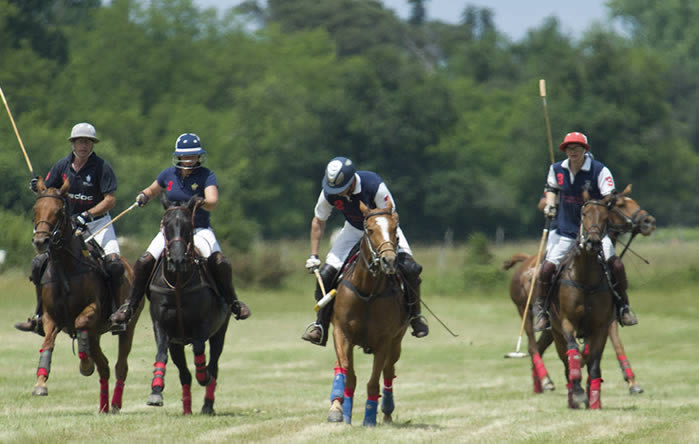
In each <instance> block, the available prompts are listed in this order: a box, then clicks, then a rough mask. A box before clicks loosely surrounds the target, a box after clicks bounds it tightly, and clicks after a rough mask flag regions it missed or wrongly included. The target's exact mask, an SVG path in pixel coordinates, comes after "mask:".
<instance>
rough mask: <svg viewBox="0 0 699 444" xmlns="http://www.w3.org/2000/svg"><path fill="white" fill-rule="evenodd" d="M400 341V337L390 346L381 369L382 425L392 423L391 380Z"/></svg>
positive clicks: (399, 348) (394, 375)
mask: <svg viewBox="0 0 699 444" xmlns="http://www.w3.org/2000/svg"><path fill="white" fill-rule="evenodd" d="M402 339H403V337H402V336H400V337H399V338H397V339H396V340H394V341H393V343H392V344H391V347H390V350H389V354H388V357H387V359H386V365H385V366H384V368H383V391H382V392H383V399H382V400H381V411H382V412H383V422H384V424H390V423H392V422H393V418H392V417H391V414H392V413H393V410H394V408H395V402H394V401H393V380H394V379H395V377H396V362H398V360H399V359H400V352H401V341H402Z"/></svg>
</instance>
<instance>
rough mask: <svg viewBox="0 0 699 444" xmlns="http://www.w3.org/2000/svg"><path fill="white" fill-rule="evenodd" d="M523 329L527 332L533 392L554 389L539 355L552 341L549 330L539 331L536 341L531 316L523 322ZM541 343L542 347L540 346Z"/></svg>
mask: <svg viewBox="0 0 699 444" xmlns="http://www.w3.org/2000/svg"><path fill="white" fill-rule="evenodd" d="M524 330H525V331H526V332H527V340H528V351H529V356H531V360H532V380H533V381H534V393H542V392H543V391H544V390H555V389H556V386H555V385H554V384H553V381H552V380H551V378H550V377H549V374H548V371H546V366H545V365H544V361H543V359H541V355H543V354H544V350H546V347H548V346H549V345H550V344H551V342H553V336H552V334H551V330H544V331H543V332H541V335H540V336H539V340H538V341H537V340H536V337H535V336H534V329H533V328H532V319H531V316H527V320H526V321H525V322H524ZM542 339H543V340H542ZM541 345H543V347H541Z"/></svg>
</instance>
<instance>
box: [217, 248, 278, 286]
mask: <svg viewBox="0 0 699 444" xmlns="http://www.w3.org/2000/svg"><path fill="white" fill-rule="evenodd" d="M229 257H230V259H231V262H232V264H233V282H234V284H235V285H239V286H243V287H250V286H258V287H262V288H281V287H282V286H283V284H284V279H285V278H286V277H287V276H288V275H289V273H290V270H289V267H288V266H286V265H285V264H284V263H283V262H282V260H281V256H280V254H279V252H278V251H275V250H271V249H253V250H250V251H248V252H235V253H234V254H232V255H230V256H229Z"/></svg>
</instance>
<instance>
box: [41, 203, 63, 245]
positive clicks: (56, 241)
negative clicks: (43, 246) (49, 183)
mask: <svg viewBox="0 0 699 444" xmlns="http://www.w3.org/2000/svg"><path fill="white" fill-rule="evenodd" d="M46 197H50V198H53V199H58V200H60V201H61V202H63V206H62V207H61V209H60V210H59V212H58V215H57V221H56V223H55V224H52V223H51V222H49V221H47V220H43V219H42V220H39V221H38V222H37V223H35V224H34V234H37V233H39V234H46V235H47V236H48V237H49V240H50V242H51V245H52V246H56V247H57V246H60V245H61V244H62V242H63V239H62V237H61V236H60V235H61V234H62V232H63V229H64V227H65V225H66V223H67V219H68V217H67V214H66V206H67V205H68V204H67V202H66V199H65V197H63V196H61V195H56V194H42V195H40V196H37V198H36V200H39V199H43V198H46ZM41 224H44V225H46V226H47V227H48V228H49V229H48V230H38V229H37V228H38V227H39V225H41Z"/></svg>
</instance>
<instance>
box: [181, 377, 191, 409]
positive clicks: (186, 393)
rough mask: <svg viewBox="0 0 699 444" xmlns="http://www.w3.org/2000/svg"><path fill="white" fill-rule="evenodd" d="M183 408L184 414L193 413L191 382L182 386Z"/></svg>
mask: <svg viewBox="0 0 699 444" xmlns="http://www.w3.org/2000/svg"><path fill="white" fill-rule="evenodd" d="M182 410H183V412H182V414H183V415H191V414H192V390H191V387H190V386H189V384H184V385H183V386H182Z"/></svg>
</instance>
